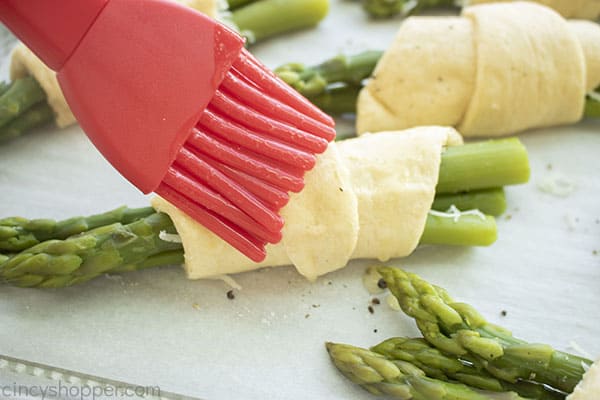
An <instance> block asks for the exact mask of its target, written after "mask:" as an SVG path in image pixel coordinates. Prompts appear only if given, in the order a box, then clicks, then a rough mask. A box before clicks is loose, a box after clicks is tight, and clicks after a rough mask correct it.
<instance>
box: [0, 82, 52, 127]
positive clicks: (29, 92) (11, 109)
mask: <svg viewBox="0 0 600 400" xmlns="http://www.w3.org/2000/svg"><path fill="white" fill-rule="evenodd" d="M45 98H46V95H45V93H44V91H43V90H42V88H41V87H40V85H39V84H38V83H37V81H36V80H35V79H33V78H32V77H26V78H22V79H17V80H16V81H15V82H13V84H12V85H10V87H9V88H8V90H6V92H4V94H3V95H2V96H0V126H4V125H6V124H7V123H8V122H9V121H11V120H12V119H13V118H15V117H17V116H18V115H19V114H21V113H23V112H24V111H26V110H27V109H29V108H30V107H31V106H33V105H34V104H36V103H38V102H40V101H42V100H44V99H45Z"/></svg>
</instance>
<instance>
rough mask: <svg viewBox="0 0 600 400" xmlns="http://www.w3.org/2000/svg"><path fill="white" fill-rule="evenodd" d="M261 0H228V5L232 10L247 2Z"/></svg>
mask: <svg viewBox="0 0 600 400" xmlns="http://www.w3.org/2000/svg"><path fill="white" fill-rule="evenodd" d="M256 1H259V0H227V6H228V8H229V9H230V10H235V9H236V8H240V7H243V6H245V5H247V4H250V3H254V2H256Z"/></svg>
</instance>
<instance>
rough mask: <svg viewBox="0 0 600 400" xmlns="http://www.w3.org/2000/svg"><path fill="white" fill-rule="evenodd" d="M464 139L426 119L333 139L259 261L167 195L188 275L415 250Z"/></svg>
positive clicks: (312, 275) (314, 270) (324, 269)
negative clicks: (448, 152)
mask: <svg viewBox="0 0 600 400" xmlns="http://www.w3.org/2000/svg"><path fill="white" fill-rule="evenodd" d="M460 143H462V138H461V137H460V135H459V134H458V133H457V132H456V131H455V130H454V129H452V128H444V127H420V128H414V129H411V130H407V131H404V132H382V133H379V134H377V135H364V136H362V137H360V138H356V139H350V140H347V141H344V142H340V143H331V144H330V146H329V149H328V150H327V151H326V152H325V153H324V154H322V155H321V156H319V160H318V163H317V166H316V167H315V168H314V169H313V170H312V171H310V172H309V173H308V174H307V175H306V186H305V188H304V190H303V191H302V192H300V193H298V194H293V195H292V196H291V199H290V202H289V203H288V205H287V206H286V207H284V208H283V209H282V215H283V217H284V218H285V221H286V225H285V227H284V229H283V240H282V241H281V242H280V243H279V244H276V245H270V246H268V247H267V258H266V260H265V261H263V262H262V263H259V264H256V263H253V262H252V261H250V260H248V259H247V258H246V257H244V256H243V255H242V254H241V253H239V252H238V251H236V250H235V249H233V248H232V247H230V246H229V245H228V244H227V243H225V242H224V241H223V240H221V239H220V238H218V237H217V236H215V235H214V234H213V233H212V232H210V231H208V230H207V229H205V228H204V227H203V226H202V225H200V224H198V223H197V222H196V221H194V220H193V219H191V218H190V217H188V216H187V215H186V214H184V213H183V212H181V211H180V210H178V209H177V208H176V207H174V206H173V205H171V204H169V203H168V202H167V201H165V200H163V199H161V198H159V197H156V198H154V199H153V201H152V205H153V206H154V208H156V209H157V210H159V211H162V212H165V213H167V214H169V215H170V216H171V218H172V220H173V223H174V224H175V227H176V228H177V232H179V234H180V236H181V238H182V241H183V247H184V250H185V270H186V273H187V276H188V278H190V279H200V278H208V277H214V276H218V275H222V274H230V273H237V272H243V271H250V270H254V269H257V268H260V267H266V266H279V265H290V264H293V265H295V267H296V268H297V269H298V272H300V273H301V274H302V275H304V276H305V277H307V278H308V279H310V280H313V279H316V278H317V277H318V276H320V275H323V274H326V273H328V272H331V271H334V270H336V269H339V268H342V267H344V266H345V265H346V264H347V263H348V261H349V260H350V259H352V258H378V259H380V260H382V261H385V260H388V259H389V258H392V257H403V256H407V255H409V254H410V253H411V252H412V251H413V250H414V249H415V247H416V246H417V245H418V243H419V239H420V237H421V234H422V232H423V229H424V227H425V221H426V219H427V214H428V212H429V210H430V209H431V204H432V202H433V199H434V196H435V187H436V185H437V180H438V174H439V167H440V162H441V153H442V149H443V147H444V146H448V145H456V144H460Z"/></svg>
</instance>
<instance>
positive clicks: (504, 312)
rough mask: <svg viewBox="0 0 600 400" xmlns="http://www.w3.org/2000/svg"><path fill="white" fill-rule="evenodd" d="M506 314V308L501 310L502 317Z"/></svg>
mask: <svg viewBox="0 0 600 400" xmlns="http://www.w3.org/2000/svg"><path fill="white" fill-rule="evenodd" d="M507 314H508V311H506V310H502V311H501V312H500V315H502V316H503V317H506V315H507Z"/></svg>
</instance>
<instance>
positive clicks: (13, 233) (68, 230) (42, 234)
mask: <svg viewBox="0 0 600 400" xmlns="http://www.w3.org/2000/svg"><path fill="white" fill-rule="evenodd" d="M154 212H155V211H154V209H153V208H152V207H144V208H127V207H125V206H123V207H119V208H116V209H114V210H111V211H108V212H105V213H102V214H97V215H91V216H89V217H73V218H69V219H66V220H63V221H54V220H51V219H33V220H30V219H25V218H21V217H12V218H4V219H0V252H17V251H22V250H25V249H27V248H29V247H32V246H34V245H36V244H38V243H40V242H43V241H46V240H50V239H59V240H60V239H66V238H68V237H69V236H73V235H75V234H78V233H81V232H85V231H89V230H91V229H94V228H98V227H100V226H104V225H111V224H115V223H117V222H119V223H121V224H123V225H126V224H130V223H132V222H135V221H136V220H138V219H140V218H144V217H147V216H149V215H151V214H153V213H154Z"/></svg>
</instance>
